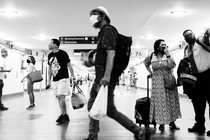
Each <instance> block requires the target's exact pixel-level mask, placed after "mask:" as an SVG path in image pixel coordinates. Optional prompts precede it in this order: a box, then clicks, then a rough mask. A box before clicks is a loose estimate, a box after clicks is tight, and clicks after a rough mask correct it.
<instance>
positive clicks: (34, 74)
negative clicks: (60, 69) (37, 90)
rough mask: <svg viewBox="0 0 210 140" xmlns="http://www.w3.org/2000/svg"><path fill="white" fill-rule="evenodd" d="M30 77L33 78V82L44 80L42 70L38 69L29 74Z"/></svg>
mask: <svg viewBox="0 0 210 140" xmlns="http://www.w3.org/2000/svg"><path fill="white" fill-rule="evenodd" d="M28 77H29V79H30V80H31V82H32V83H35V82H40V81H42V80H43V77H42V74H41V72H40V71H38V70H36V71H34V72H31V73H30V74H29V75H28Z"/></svg>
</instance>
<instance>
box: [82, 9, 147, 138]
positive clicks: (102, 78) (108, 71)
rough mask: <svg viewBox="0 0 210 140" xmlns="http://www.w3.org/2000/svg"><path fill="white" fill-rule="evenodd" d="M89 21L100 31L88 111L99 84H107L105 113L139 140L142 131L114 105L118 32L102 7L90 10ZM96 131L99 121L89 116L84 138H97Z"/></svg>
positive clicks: (116, 79) (97, 130)
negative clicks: (114, 71) (87, 129)
mask: <svg viewBox="0 0 210 140" xmlns="http://www.w3.org/2000/svg"><path fill="white" fill-rule="evenodd" d="M90 21H91V23H92V25H93V27H94V28H96V29H100V32H99V34H98V44H97V50H96V52H97V53H96V56H95V62H94V65H95V72H96V76H95V80H94V83H93V85H92V88H91V91H90V99H89V101H88V111H90V109H91V107H92V105H93V102H94V100H95V98H96V96H97V94H98V90H99V88H100V86H102V85H104V86H108V106H107V115H108V116H109V117H110V118H112V119H114V120H115V121H117V122H118V123H120V124H121V125H122V126H123V127H125V128H126V129H128V130H129V131H131V132H132V133H133V134H134V136H135V138H136V140H141V139H143V137H144V131H143V130H142V129H141V128H140V127H138V126H137V125H136V124H134V123H133V121H131V120H130V119H129V118H128V117H126V116H125V115H124V114H122V113H120V112H118V111H117V109H116V107H115V105H114V89H115V86H116V82H117V81H118V77H116V76H115V75H114V74H112V68H113V61H114V56H115V49H116V45H117V41H118V34H117V32H116V31H115V29H114V28H113V27H112V26H110V22H111V21H110V15H109V13H108V11H107V10H106V9H105V8H104V7H102V6H100V7H97V8H95V9H93V10H91V11H90ZM98 133H99V121H98V120H94V119H93V118H91V117H90V123H89V136H88V138H85V139H84V140H97V139H98Z"/></svg>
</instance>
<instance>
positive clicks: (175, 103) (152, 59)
mask: <svg viewBox="0 0 210 140" xmlns="http://www.w3.org/2000/svg"><path fill="white" fill-rule="evenodd" d="M144 64H145V66H146V69H147V70H148V72H149V73H150V75H151V77H152V92H151V99H150V101H151V102H150V115H149V116H150V122H153V121H155V122H156V123H157V124H160V126H159V130H160V131H164V130H165V124H169V126H170V128H171V129H172V130H179V127H177V126H176V124H175V121H176V120H177V119H178V118H180V117H181V112H180V103H179V96H178V90H177V87H176V83H174V87H173V88H168V87H166V84H167V82H168V81H166V82H164V80H166V78H167V77H168V76H173V68H174V67H175V65H176V64H175V61H174V59H173V58H172V56H171V55H170V53H169V50H168V47H167V46H166V43H165V41H164V40H163V39H158V40H156V41H155V43H154V52H153V53H151V54H149V55H148V56H147V57H146V58H145V60H144ZM150 66H151V67H150Z"/></svg>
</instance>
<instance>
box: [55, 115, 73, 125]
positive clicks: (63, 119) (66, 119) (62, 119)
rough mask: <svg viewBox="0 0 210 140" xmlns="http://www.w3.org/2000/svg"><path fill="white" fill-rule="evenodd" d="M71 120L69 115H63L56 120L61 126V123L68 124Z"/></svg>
mask: <svg viewBox="0 0 210 140" xmlns="http://www.w3.org/2000/svg"><path fill="white" fill-rule="evenodd" d="M69 121H70V119H69V115H68V114H62V115H60V116H59V117H58V119H57V120H56V122H57V123H58V124H61V123H66V122H69Z"/></svg>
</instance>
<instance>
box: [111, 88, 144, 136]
mask: <svg viewBox="0 0 210 140" xmlns="http://www.w3.org/2000/svg"><path fill="white" fill-rule="evenodd" d="M114 89H115V85H110V86H109V87H108V107H107V115H108V116H109V117H110V118H112V119H114V120H115V121H117V122H118V123H119V124H121V125H122V126H123V127H125V128H126V129H128V130H129V131H131V132H132V133H133V134H138V133H139V131H140V130H141V129H140V127H138V126H137V125H136V124H135V123H134V122H133V121H132V120H130V119H129V118H128V117H127V116H125V115H124V114H122V113H121V112H119V111H117V109H116V107H115V105H114Z"/></svg>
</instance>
